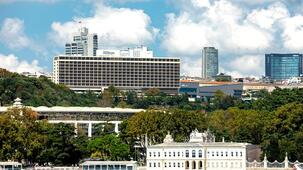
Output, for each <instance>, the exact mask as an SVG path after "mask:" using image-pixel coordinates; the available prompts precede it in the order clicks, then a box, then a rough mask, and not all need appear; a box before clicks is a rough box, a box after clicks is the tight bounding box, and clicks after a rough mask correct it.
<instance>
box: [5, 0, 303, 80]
mask: <svg viewBox="0 0 303 170" xmlns="http://www.w3.org/2000/svg"><path fill="white" fill-rule="evenodd" d="M302 7H303V2H302V1H301V0H83V1H80V0H0V67H4V68H7V69H9V70H11V71H16V72H22V71H30V72H35V71H45V72H51V71H52V58H53V56H55V55H58V54H61V53H63V52H64V48H63V47H64V43H65V42H67V41H69V39H70V38H71V35H72V33H73V32H75V31H76V30H77V28H79V27H80V25H79V24H78V23H77V21H79V20H81V21H82V23H83V25H84V26H87V27H88V28H89V29H90V32H95V33H98V35H99V37H100V38H99V43H100V48H128V47H134V46H137V45H146V46H148V47H150V48H151V49H153V51H154V53H155V54H156V56H172V57H179V58H181V60H182V65H181V67H182V74H186V75H192V76H200V72H201V64H200V63H201V49H202V47H203V46H215V47H216V48H218V49H219V60H220V72H225V73H228V74H232V75H233V76H235V77H242V76H256V77H260V76H262V75H264V54H265V53H270V52H281V53H282V52H283V53H286V52H299V53H302V50H303V43H302V39H303V16H302V13H303V10H302V9H303V8H302Z"/></svg>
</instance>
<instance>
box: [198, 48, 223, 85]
mask: <svg viewBox="0 0 303 170" xmlns="http://www.w3.org/2000/svg"><path fill="white" fill-rule="evenodd" d="M218 67H219V66H218V50H217V49H215V48H214V47H204V48H203V50H202V78H203V79H211V78H212V77H213V76H216V75H217V74H218Z"/></svg>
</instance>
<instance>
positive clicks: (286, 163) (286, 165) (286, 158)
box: [284, 152, 288, 169]
mask: <svg viewBox="0 0 303 170" xmlns="http://www.w3.org/2000/svg"><path fill="white" fill-rule="evenodd" d="M284 162H285V169H287V168H288V156H287V152H286V155H285V161H284Z"/></svg>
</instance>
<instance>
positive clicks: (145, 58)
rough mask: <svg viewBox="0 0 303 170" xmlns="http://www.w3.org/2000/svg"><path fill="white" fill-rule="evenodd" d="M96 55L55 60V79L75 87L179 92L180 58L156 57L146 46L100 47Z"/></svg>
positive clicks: (98, 89) (65, 56)
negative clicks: (123, 48)
mask: <svg viewBox="0 0 303 170" xmlns="http://www.w3.org/2000/svg"><path fill="white" fill-rule="evenodd" d="M97 54H98V55H97V56H68V55H59V56H56V57H54V60H53V82H54V83H57V84H64V85H67V86H68V87H69V88H71V89H72V90H77V91H83V90H93V91H100V90H104V89H106V88H107V87H109V86H111V85H113V86H115V87H117V88H119V89H120V90H136V91H139V92H143V91H145V90H147V89H150V88H158V89H160V90H161V91H162V92H165V93H168V94H177V93H178V88H179V79H180V59H178V58H166V57H165V58H159V57H153V54H152V51H149V50H148V49H147V48H146V47H138V48H135V49H128V50H98V51H97Z"/></svg>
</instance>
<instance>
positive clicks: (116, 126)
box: [115, 122, 119, 133]
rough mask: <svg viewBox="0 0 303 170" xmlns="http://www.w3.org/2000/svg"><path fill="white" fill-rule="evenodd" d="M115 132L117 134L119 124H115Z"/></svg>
mask: <svg viewBox="0 0 303 170" xmlns="http://www.w3.org/2000/svg"><path fill="white" fill-rule="evenodd" d="M115 132H116V133H119V123H118V122H115Z"/></svg>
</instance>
